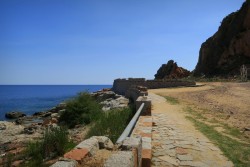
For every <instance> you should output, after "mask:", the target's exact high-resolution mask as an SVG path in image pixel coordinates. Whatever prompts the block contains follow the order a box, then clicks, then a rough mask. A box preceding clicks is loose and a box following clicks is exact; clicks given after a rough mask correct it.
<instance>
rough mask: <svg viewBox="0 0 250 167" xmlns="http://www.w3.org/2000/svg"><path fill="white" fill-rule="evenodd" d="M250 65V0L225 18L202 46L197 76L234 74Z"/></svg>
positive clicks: (196, 71) (195, 71) (195, 72)
mask: <svg viewBox="0 0 250 167" xmlns="http://www.w3.org/2000/svg"><path fill="white" fill-rule="evenodd" d="M243 64H250V0H246V2H244V4H243V5H242V7H241V9H240V10H239V11H237V12H234V13H231V14H230V15H228V16H227V17H225V18H224V19H223V21H222V23H221V26H220V27H219V30H218V31H217V32H216V33H215V34H214V35H213V36H212V37H210V38H209V39H207V40H206V42H204V43H203V44H202V45H201V49H200V53H199V60H198V63H197V65H196V68H195V70H194V75H201V74H205V75H206V76H213V75H234V74H239V69H240V66H241V65H243Z"/></svg>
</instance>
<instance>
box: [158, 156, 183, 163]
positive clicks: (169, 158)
mask: <svg viewBox="0 0 250 167" xmlns="http://www.w3.org/2000/svg"><path fill="white" fill-rule="evenodd" d="M158 158H159V159H161V160H163V161H165V162H167V163H170V164H172V165H175V166H178V165H179V163H178V161H177V159H176V158H173V157H170V156H168V155H165V156H160V157H158Z"/></svg>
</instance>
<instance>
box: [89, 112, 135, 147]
mask: <svg viewBox="0 0 250 167" xmlns="http://www.w3.org/2000/svg"><path fill="white" fill-rule="evenodd" d="M132 116H133V113H132V110H131V109H130V108H125V109H120V110H118V109H116V110H111V111H108V112H103V113H102V115H101V117H99V119H98V120H97V121H96V122H95V123H93V125H92V126H91V128H90V130H89V132H88V134H87V138H88V137H91V136H107V137H109V138H110V139H111V140H112V142H116V140H117V139H118V138H119V136H120V135H121V134H122V132H123V130H124V129H125V128H126V126H127V124H128V123H129V121H130V120H131V118H132Z"/></svg>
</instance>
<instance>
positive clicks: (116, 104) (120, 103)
mask: <svg viewBox="0 0 250 167" xmlns="http://www.w3.org/2000/svg"><path fill="white" fill-rule="evenodd" d="M100 104H102V105H103V107H102V110H103V111H108V110H111V109H117V108H125V107H128V104H129V99H127V98H125V97H119V98H117V99H107V100H105V101H103V102H101V103H100Z"/></svg>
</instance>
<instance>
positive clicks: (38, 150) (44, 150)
mask: <svg viewBox="0 0 250 167" xmlns="http://www.w3.org/2000/svg"><path fill="white" fill-rule="evenodd" d="M74 146H75V144H74V143H72V142H71V141H70V140H69V138H68V132H67V130H66V129H65V128H63V127H52V128H48V129H46V130H45V132H44V136H43V138H42V139H41V140H40V141H35V142H30V143H29V144H28V146H27V148H26V155H27V156H28V157H30V158H31V160H30V162H29V164H27V166H42V163H43V159H50V158H53V157H56V156H60V155H63V154H64V153H65V152H67V151H68V150H70V149H71V148H73V147H74Z"/></svg>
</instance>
